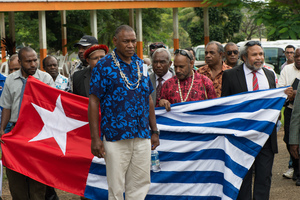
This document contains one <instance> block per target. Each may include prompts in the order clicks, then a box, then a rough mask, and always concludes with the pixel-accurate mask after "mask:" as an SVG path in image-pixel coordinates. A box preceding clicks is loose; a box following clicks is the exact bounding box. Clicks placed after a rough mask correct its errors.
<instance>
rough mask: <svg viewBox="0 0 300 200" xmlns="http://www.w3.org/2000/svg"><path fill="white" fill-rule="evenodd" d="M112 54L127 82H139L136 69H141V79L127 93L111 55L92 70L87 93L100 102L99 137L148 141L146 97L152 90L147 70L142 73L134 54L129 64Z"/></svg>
mask: <svg viewBox="0 0 300 200" xmlns="http://www.w3.org/2000/svg"><path fill="white" fill-rule="evenodd" d="M114 52H116V50H114ZM115 54H116V59H117V60H118V61H119V63H120V68H121V70H122V72H123V73H124V74H125V76H126V77H127V78H128V80H129V82H130V83H136V82H137V81H138V73H137V72H138V70H137V67H139V68H140V73H142V76H141V80H140V82H139V87H138V88H137V89H135V90H130V89H128V88H127V87H126V85H125V83H124V80H123V79H122V77H121V75H120V70H119V68H118V67H117V66H116V65H115V63H114V61H113V59H112V55H111V54H109V55H107V56H105V57H104V58H102V59H101V60H100V61H99V62H98V63H97V65H96V66H95V67H94V69H93V71H92V74H91V82H90V94H94V95H96V96H97V97H98V98H99V99H100V106H101V134H103V135H104V136H105V139H106V140H107V141H118V140H124V139H133V138H148V139H149V138H150V130H149V96H150V94H151V93H152V91H153V87H152V84H151V81H150V78H149V76H148V73H147V69H146V68H145V70H146V71H145V72H144V71H143V70H144V68H143V61H142V60H141V59H140V58H139V57H138V56H137V55H136V54H134V55H133V56H132V57H131V63H130V64H127V63H125V62H124V61H122V60H121V58H120V57H119V56H118V55H117V53H115ZM136 63H137V64H138V66H137V64H136Z"/></svg>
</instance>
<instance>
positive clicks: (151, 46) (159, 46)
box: [150, 44, 166, 50]
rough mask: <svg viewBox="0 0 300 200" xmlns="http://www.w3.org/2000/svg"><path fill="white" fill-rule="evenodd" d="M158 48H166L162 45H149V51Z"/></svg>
mask: <svg viewBox="0 0 300 200" xmlns="http://www.w3.org/2000/svg"><path fill="white" fill-rule="evenodd" d="M158 48H166V46H165V45H163V44H151V45H150V50H152V49H158Z"/></svg>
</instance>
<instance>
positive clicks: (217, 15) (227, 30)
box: [187, 7, 242, 45]
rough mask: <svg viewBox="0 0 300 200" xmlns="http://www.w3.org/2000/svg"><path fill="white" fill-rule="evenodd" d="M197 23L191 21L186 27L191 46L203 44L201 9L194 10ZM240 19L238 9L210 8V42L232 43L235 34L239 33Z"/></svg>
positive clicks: (240, 14) (240, 15)
mask: <svg viewBox="0 0 300 200" xmlns="http://www.w3.org/2000/svg"><path fill="white" fill-rule="evenodd" d="M194 10H195V13H196V15H197V16H198V18H199V20H198V21H191V24H190V25H189V26H187V32H188V33H189V35H190V37H191V42H192V44H193V45H199V44H203V43H204V22H203V9H202V8H194ZM241 19H242V13H241V11H240V9H233V8H227V7H222V8H219V7H210V8H209V35H210V36H209V37H210V40H216V41H219V42H221V43H223V42H228V41H234V40H235V33H237V32H238V31H239V28H240V24H241Z"/></svg>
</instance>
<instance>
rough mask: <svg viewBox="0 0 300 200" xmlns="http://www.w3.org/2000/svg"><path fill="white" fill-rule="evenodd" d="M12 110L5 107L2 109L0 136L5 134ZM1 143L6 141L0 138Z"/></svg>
mask: <svg viewBox="0 0 300 200" xmlns="http://www.w3.org/2000/svg"><path fill="white" fill-rule="evenodd" d="M10 114H11V110H10V109H6V108H3V110H2V116H1V128H0V137H2V135H3V134H4V130H5V128H6V126H7V124H8V122H9V119H10ZM0 142H1V143H4V142H3V141H2V139H0Z"/></svg>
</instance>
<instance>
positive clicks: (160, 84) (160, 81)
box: [156, 77, 164, 100]
mask: <svg viewBox="0 0 300 200" xmlns="http://www.w3.org/2000/svg"><path fill="white" fill-rule="evenodd" d="M157 80H158V85H157V87H156V100H158V99H159V98H160V91H161V88H162V81H163V80H164V79H163V78H162V77H159V78H158V79H157Z"/></svg>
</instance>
